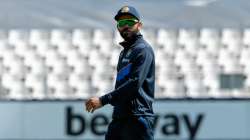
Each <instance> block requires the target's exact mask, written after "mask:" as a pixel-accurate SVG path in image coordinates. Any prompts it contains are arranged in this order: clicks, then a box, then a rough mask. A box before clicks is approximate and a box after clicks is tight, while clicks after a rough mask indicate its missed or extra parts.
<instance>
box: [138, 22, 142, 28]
mask: <svg viewBox="0 0 250 140" xmlns="http://www.w3.org/2000/svg"><path fill="white" fill-rule="evenodd" d="M137 28H138V30H141V28H142V22H138V24H137Z"/></svg>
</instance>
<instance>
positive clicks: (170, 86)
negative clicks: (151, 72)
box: [163, 79, 186, 98]
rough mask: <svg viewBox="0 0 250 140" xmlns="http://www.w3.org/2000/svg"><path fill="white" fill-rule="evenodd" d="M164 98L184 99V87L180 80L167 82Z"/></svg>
mask: <svg viewBox="0 0 250 140" xmlns="http://www.w3.org/2000/svg"><path fill="white" fill-rule="evenodd" d="M164 87H165V91H164V93H163V94H164V95H165V97H169V98H183V97H186V94H185V86H184V82H183V81H182V80H176V79H174V80H167V81H166V84H165V86H164Z"/></svg>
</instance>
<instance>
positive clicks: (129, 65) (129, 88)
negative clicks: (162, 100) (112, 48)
mask: <svg viewBox="0 0 250 140" xmlns="http://www.w3.org/2000/svg"><path fill="white" fill-rule="evenodd" d="M120 45H122V46H123V47H124V49H123V50H122V51H121V53H120V56H119V61H118V65H117V77H116V84H115V90H113V91H112V92H110V93H108V94H106V95H104V96H101V97H100V100H101V102H102V104H103V105H106V104H111V105H113V106H114V110H113V115H112V117H113V118H128V117H130V116H154V112H153V107H152V103H153V100H154V86H155V56H154V52H153V49H152V47H151V46H150V45H149V44H148V43H147V42H146V41H145V40H144V39H143V36H142V35H141V34H140V33H138V34H137V35H136V36H135V38H134V39H133V40H131V41H129V42H125V41H124V42H121V43H120Z"/></svg>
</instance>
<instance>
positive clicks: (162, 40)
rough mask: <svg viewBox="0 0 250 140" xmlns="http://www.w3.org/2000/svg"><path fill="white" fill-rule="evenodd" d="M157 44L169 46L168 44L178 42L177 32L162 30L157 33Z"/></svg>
mask: <svg viewBox="0 0 250 140" xmlns="http://www.w3.org/2000/svg"><path fill="white" fill-rule="evenodd" d="M156 42H157V44H158V45H162V46H165V45H168V42H174V43H175V42H177V31H175V30H172V29H163V28H160V29H159V30H158V32H157V40H156Z"/></svg>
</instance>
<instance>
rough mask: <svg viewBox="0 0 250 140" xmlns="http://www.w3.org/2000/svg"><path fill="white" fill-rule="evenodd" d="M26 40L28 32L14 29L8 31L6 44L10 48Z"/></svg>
mask: <svg viewBox="0 0 250 140" xmlns="http://www.w3.org/2000/svg"><path fill="white" fill-rule="evenodd" d="M28 39H29V33H28V31H25V30H15V29H13V30H10V31H9V37H8V43H9V44H10V45H12V46H16V45H17V44H19V43H20V42H28Z"/></svg>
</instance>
